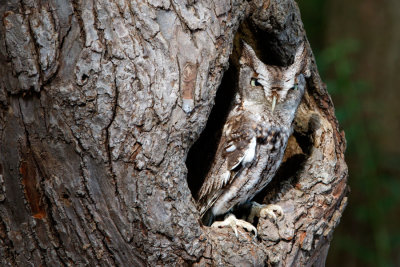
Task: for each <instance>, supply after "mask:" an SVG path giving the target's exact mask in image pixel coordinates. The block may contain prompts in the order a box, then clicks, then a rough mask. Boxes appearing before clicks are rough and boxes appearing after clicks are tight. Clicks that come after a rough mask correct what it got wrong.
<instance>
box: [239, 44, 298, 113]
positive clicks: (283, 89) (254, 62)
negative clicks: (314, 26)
mask: <svg viewBox="0 0 400 267" xmlns="http://www.w3.org/2000/svg"><path fill="white" fill-rule="evenodd" d="M305 58H306V49H305V48H304V43H303V44H301V45H300V47H299V48H298V49H297V51H296V55H295V59H294V62H293V64H292V65H290V66H287V67H279V66H272V65H266V64H264V63H263V62H261V61H260V60H259V59H258V57H257V56H256V53H255V52H254V50H253V49H252V48H251V47H250V46H249V45H248V44H246V43H245V42H243V50H242V56H241V58H240V74H239V90H240V93H241V95H242V97H243V98H244V100H250V101H256V102H260V101H263V102H264V103H265V102H266V104H267V105H266V106H267V107H269V108H270V109H271V111H272V112H273V111H274V110H277V109H285V108H287V107H288V106H292V105H294V106H296V107H297V106H298V104H299V103H300V100H301V98H302V96H303V94H304V86H298V84H299V81H298V79H299V74H300V72H301V71H302V68H303V67H304V64H305ZM301 79H304V78H303V77H302V78H301ZM260 92H262V95H261V94H260ZM257 98H258V99H257Z"/></svg>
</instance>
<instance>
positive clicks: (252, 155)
mask: <svg viewBox="0 0 400 267" xmlns="http://www.w3.org/2000/svg"><path fill="white" fill-rule="evenodd" d="M232 115H233V114H232ZM253 115H254V114H252V113H249V112H244V111H242V112H238V113H236V114H235V115H234V116H230V117H229V118H228V120H227V122H226V124H225V126H224V130H223V133H222V136H221V140H220V142H219V145H218V149H217V152H216V155H215V160H214V163H213V165H212V167H211V169H210V171H209V173H208V175H207V177H206V179H205V181H204V183H203V186H202V187H201V189H200V191H199V195H198V198H199V208H200V213H201V215H204V213H205V212H206V211H207V210H208V209H210V208H211V207H212V206H213V205H214V203H215V202H216V201H217V200H218V199H219V198H220V197H223V196H222V195H223V194H224V193H226V191H229V190H231V191H232V192H233V191H235V190H238V189H239V188H238V187H240V186H241V185H238V181H236V182H235V180H238V179H239V178H238V177H237V176H238V175H239V176H243V175H246V174H243V175H242V173H243V172H244V169H246V168H253V167H254V166H253V165H254V164H255V161H256V158H257V153H258V150H259V148H260V145H264V144H267V143H269V144H270V145H269V149H274V144H272V146H271V143H273V142H275V141H276V140H275V139H276V134H277V133H278V131H276V130H274V129H271V127H268V126H266V125H265V124H263V123H261V121H264V122H265V120H264V119H263V118H261V117H259V116H253ZM262 150H263V151H264V150H265V149H262ZM258 162H259V160H257V164H258ZM261 167H265V166H261ZM260 172H261V171H260ZM240 179H242V180H243V178H240ZM240 179H239V180H240ZM248 179H251V177H248ZM240 183H242V182H240ZM245 184H246V182H243V185H242V186H244V185H245ZM232 202H234V201H232Z"/></svg>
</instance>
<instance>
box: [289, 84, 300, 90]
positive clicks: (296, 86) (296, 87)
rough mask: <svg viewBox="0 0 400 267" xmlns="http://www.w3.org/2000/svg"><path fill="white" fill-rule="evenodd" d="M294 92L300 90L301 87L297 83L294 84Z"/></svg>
mask: <svg viewBox="0 0 400 267" xmlns="http://www.w3.org/2000/svg"><path fill="white" fill-rule="evenodd" d="M290 89H292V90H298V89H299V85H298V84H297V83H295V84H294V86H293V87H292V88H290Z"/></svg>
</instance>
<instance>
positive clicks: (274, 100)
mask: <svg viewBox="0 0 400 267" xmlns="http://www.w3.org/2000/svg"><path fill="white" fill-rule="evenodd" d="M275 105H276V95H273V96H272V112H274V109H275Z"/></svg>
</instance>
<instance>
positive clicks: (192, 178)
mask: <svg viewBox="0 0 400 267" xmlns="http://www.w3.org/2000/svg"><path fill="white" fill-rule="evenodd" d="M237 77H238V73H237V70H236V68H235V67H234V64H230V67H229V68H228V70H227V71H226V72H225V73H224V76H223V78H222V81H221V85H220V86H219V88H218V91H217V94H216V97H215V105H214V107H213V108H212V110H211V113H210V116H209V118H208V121H207V125H206V127H205V129H204V130H203V132H202V133H201V135H200V137H199V139H198V140H197V141H196V142H195V143H194V144H193V146H192V147H191V148H190V150H189V153H188V156H187V159H186V166H187V169H188V174H187V180H188V185H189V188H190V190H191V192H192V195H193V196H194V197H195V198H197V192H198V191H199V190H200V187H201V185H202V184H203V182H204V179H205V177H206V175H207V173H208V171H209V170H210V168H211V164H212V162H213V161H214V157H215V153H216V151H217V147H218V142H219V139H220V138H221V134H222V128H223V126H224V124H225V121H226V118H227V116H228V114H229V111H230V110H231V105H232V103H233V100H234V97H235V93H236V88H237V86H236V84H237Z"/></svg>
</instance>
